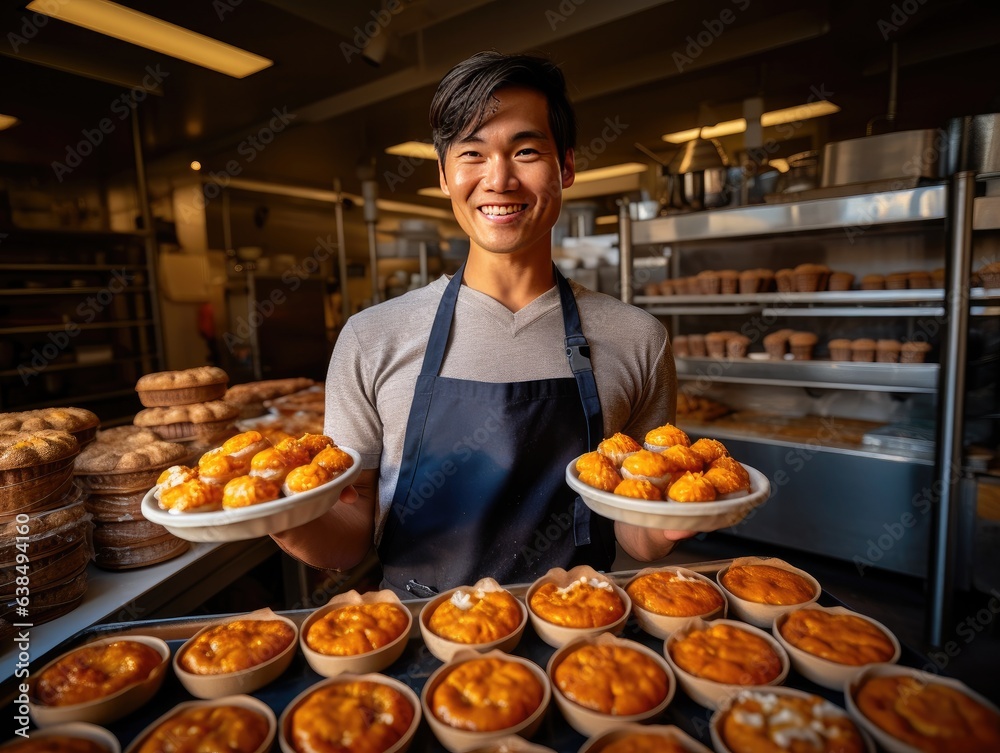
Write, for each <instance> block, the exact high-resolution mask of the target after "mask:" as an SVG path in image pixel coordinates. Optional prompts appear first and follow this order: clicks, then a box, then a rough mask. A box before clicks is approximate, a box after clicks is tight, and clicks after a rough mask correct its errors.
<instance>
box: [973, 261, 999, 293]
mask: <svg viewBox="0 0 1000 753" xmlns="http://www.w3.org/2000/svg"><path fill="white" fill-rule="evenodd" d="M977 274H978V275H979V280H980V282H981V283H982V286H983V287H984V288H1000V261H994V262H990V263H989V264H986V265H985V266H982V267H980V268H979V269H978V270H977Z"/></svg>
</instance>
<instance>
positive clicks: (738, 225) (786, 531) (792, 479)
mask: <svg viewBox="0 0 1000 753" xmlns="http://www.w3.org/2000/svg"><path fill="white" fill-rule="evenodd" d="M984 182H985V187H984ZM835 193H843V191H839V192H834V191H831V192H827V193H824V192H823V191H816V192H810V194H808V196H810V198H806V199H801V200H792V201H785V199H787V198H791V197H781V199H782V200H781V201H776V202H775V203H770V204H763V205H754V206H742V207H732V208H724V209H716V210H709V211H701V212H691V213H686V214H675V215H670V216H661V217H656V218H653V219H650V220H644V221H632V220H630V219H629V216H628V212H627V211H626V210H625V209H624V208H623V211H622V212H621V216H620V230H621V233H622V236H621V237H622V244H621V246H622V249H621V255H622V260H623V264H622V274H621V279H622V288H623V291H624V295H623V297H624V298H625V299H626V300H628V301H630V302H632V303H634V304H635V305H638V306H641V307H643V308H645V309H646V310H648V311H649V312H650V313H652V314H654V315H656V316H659V317H662V318H663V320H664V323H665V324H666V326H667V327H668V329H669V330H670V332H671V336H672V337H674V338H676V337H677V336H678V335H685V334H687V332H686V331H685V328H688V330H690V331H692V332H702V331H704V330H705V329H706V328H709V329H715V330H719V331H722V330H727V329H729V330H739V329H741V326H742V325H743V324H745V323H749V322H754V323H755V324H754V326H753V327H751V329H752V332H745V333H743V334H750V335H752V339H753V340H759V339H760V338H761V337H762V336H763V335H765V334H767V333H769V332H773V331H774V330H775V329H777V328H778V327H791V328H794V329H795V330H807V329H811V330H814V332H813V334H814V335H815V334H816V332H819V334H820V335H821V336H822V335H824V334H825V335H827V339H824V338H822V337H821V338H820V340H819V345H818V346H817V347H816V357H815V358H812V357H810V360H796V359H794V358H792V359H791V360H785V359H777V358H774V359H772V358H769V357H768V356H767V354H766V353H759V352H758V353H753V352H747V351H746V349H745V346H744V355H745V356H749V357H742V358H741V357H730V356H729V355H728V354H726V355H725V356H722V357H716V358H712V357H707V355H708V354H706V357H702V356H701V353H700V352H699V353H698V354H697V355H694V356H683V355H682V356H680V357H677V358H676V359H675V360H676V364H677V373H678V380H679V382H680V389H681V390H685V389H693V390H694V394H698V395H711V394H712V392H715V393H716V395H718V394H719V393H720V392H721V391H722V390H724V389H729V390H730V391H731V392H729V393H725V394H733V391H736V390H740V389H741V388H743V386H746V389H750V390H768V389H770V390H772V392H770V393H767V394H769V395H770V399H771V400H772V401H774V402H776V403H781V402H782V398H783V397H788V398H789V403H788V404H791V402H792V397H793V396H794V395H796V394H798V395H808V396H810V398H812V399H813V400H814V401H818V400H820V399H827V398H829V399H830V400H833V401H834V402H836V400H838V399H839V398H836V396H837V395H845V394H854V395H855V396H856V397H855V398H853V400H854V403H853V404H855V405H857V404H859V401H864V400H866V399H868V398H866V397H865V394H864V393H882V394H883V395H885V394H886V393H889V394H890V395H891V397H890V398H889V399H890V400H892V401H893V402H894V403H895V404H896V407H897V408H902V410H897V411H896V414H897V415H899V416H902V417H903V419H904V420H905V421H907V422H910V420H911V419H913V422H914V423H916V422H917V420H916V418H915V417H914V416H911V415H909V414H908V413H907V412H906V411H907V410H909V409H910V408H911V407H913V406H916V408H917V410H916V411H915V413H920V415H919V422H920V423H922V424H923V425H925V426H926V427H928V432H927V434H928V436H927V438H926V439H925V440H924V445H925V447H926V449H925V450H924V451H922V452H920V453H917V452H910V451H908V450H905V449H901V447H902V443H900V444H899V445H892V444H891V443H887V444H883V445H881V446H878V445H877V444H875V443H872V444H870V445H869V444H859V445H855V446H850V445H849V444H844V443H842V442H840V441H838V440H836V439H834V440H830V434H829V433H826V434H825V433H824V431H823V430H821V429H822V427H820V429H815V428H814V430H813V433H812V434H808V435H807V434H802V435H800V436H798V437H796V436H794V435H782V434H780V433H777V432H775V433H768V432H767V430H766V428H765V430H764V431H763V433H759V434H753V433H752V432H749V431H748V432H743V431H739V432H738V434H739V437H740V442H739V446H737V447H736V449H735V451H737V452H739V453H740V456H741V457H743V458H746V459H747V461H748V462H750V463H751V464H753V465H754V466H755V467H758V468H762V469H769V470H770V472H771V473H772V474H775V476H777V475H781V476H782V477H783V479H784V483H781V482H779V483H774V482H775V480H776V478H772V486H776V487H777V488H778V489H779V491H780V492H781V494H780V495H775V496H782V497H784V500H779V499H772V500H771V502H770V503H769V504H768V505H765V506H764V507H762V508H761V510H760V514H759V515H756V516H755V518H754V520H752V521H747V523H746V525H741V527H740V529H739V531H736V533H737V534H738V535H744V536H747V537H749V538H757V539H760V540H765V541H769V542H776V543H785V544H788V543H790V542H797V543H796V545H797V546H801V547H803V548H808V549H811V550H813V551H816V552H820V553H824V554H830V555H833V556H835V557H839V558H843V559H846V560H853V561H855V562H857V561H858V558H859V557H860V558H861V559H862V560H863V561H864V563H865V564H866V565H868V566H877V567H880V568H886V569H889V570H895V571H900V572H904V573H908V574H914V575H918V576H925V575H927V574H928V564H927V563H928V562H931V568H930V570H931V572H932V578H933V579H934V582H935V589H936V598H934V599H932V600H931V602H933V603H934V605H935V606H934V608H938V607H940V606H941V598H940V597H941V595H942V593H943V592H944V586H943V580H942V578H941V577H939V576H940V575H941V573H943V572H944V571H945V570H946V569H948V567H951V566H955V559H954V552H955V551H956V548H955V547H956V546H957V547H959V548H962V547H963V546H964V544H969V546H970V548H971V543H970V542H956V538H957V537H956V535H955V534H956V532H957V531H958V530H965V531H969V530H971V529H972V525H971V524H970V525H966V524H967V523H971V521H968V520H964V519H963V520H962V521H961V522H960V523H959V524H957V525H955V526H953V525H952V524H948V525H947V526H945V525H944V523H943V522H942V521H943V519H944V518H943V517H942V516H943V515H944V513H939V512H938V511H937V508H935V512H934V513H930V512H928V510H930V509H931V503H930V502H928V503H927V506H926V509H925V508H919V506H915V505H917V503H916V502H914V500H920V499H923V498H924V497H921V492H922V490H927V489H931V488H939V489H940V488H942V486H948V488H949V489H951V488H952V487H953V486H954V484H953V474H952V469H953V468H962V469H963V471H968V470H969V469H971V468H973V466H972V465H970V462H971V460H970V458H972V455H971V454H969V453H968V451H967V448H966V445H967V439H966V433H965V429H966V422H967V419H968V422H969V423H973V422H976V423H977V426H976V428H977V429H979V425H981V424H982V421H980V420H979V419H978V414H979V413H983V410H981V409H982V407H983V400H982V398H981V395H980V394H979V393H981V392H982V390H983V389H985V387H984V385H983V384H981V382H984V380H985V381H989V379H988V378H987V377H988V374H987V372H989V371H991V369H990V362H991V359H995V356H993V355H991V351H995V348H992V349H991V346H990V345H989V343H990V342H992V340H991V338H992V337H993V335H992V334H990V333H992V332H994V330H995V329H996V325H995V322H990V321H988V318H990V317H996V316H998V315H1000V306H998V305H997V298H1000V289H998V288H1000V286H997V285H995V284H993V283H992V282H989V281H988V279H989V278H987V276H986V274H985V272H986V267H987V266H990V263H991V262H994V261H995V260H996V259H997V258H1000V248H998V247H1000V238H998V234H997V233H996V232H995V231H996V230H997V229H1000V180H995V179H992V177H991V176H988V175H975V174H973V173H972V172H965V173H956V174H955V175H954V176H951V177H949V178H948V179H946V180H941V181H936V182H932V183H929V184H925V185H916V186H914V185H913V184H912V183H911V184H909V186H908V187H905V188H900V189H898V190H891V189H890V190H881V191H878V192H872V193H857V194H854V195H834V194H835ZM653 259H658V260H659V262H660V264H659V267H660V269H661V270H662V271H663V272H665V273H666V274H667V276H668V278H675V280H677V282H679V280H680V278H682V277H683V276H684V275H693V274H696V273H697V271H700V270H706V269H721V268H734V269H744V270H745V269H749V268H752V267H766V266H768V262H771V264H770V266H772V267H774V268H778V267H795V266H796V265H797V264H799V263H814V262H826V264H829V265H830V266H831V267H834V268H835V269H838V270H842V271H850V272H854V273H856V274H861V273H862V271H863V272H878V273H882V274H886V275H888V273H889V272H891V271H897V270H899V271H901V270H907V269H915V268H920V269H926V270H929V273H932V272H936V279H935V280H934V282H933V285H929V284H927V282H926V281H925V282H924V284H920V285H912V284H910V285H907V284H904V285H902V286H900V287H902V288H903V289H891V290H890V289H883V290H867V289H857V288H859V287H861V286H860V285H854V286H853V287H854V288H855V289H847V290H839V291H832V290H823V289H822V288H821V289H819V290H817V291H816V292H764V293H754V294H739V293H729V294H723V293H721V292H719V293H715V294H711V295H691V294H687V293H688V292H689V290H688V289H685V287H684V286H682V285H679V284H677V282H675V283H674V285H672V286H671V285H666V286H664V288H661V290H663V292H672V293H674V294H673V295H655V294H649V293H650V291H652V292H653V293H655V292H656V285H655V281H656V274H655V273H654V272H651V271H650V269H651V266H652V265H651V263H650V262H651V261H652V260H653ZM992 266H996V265H992ZM932 268H936V269H932ZM979 270H983V272H984V274H983V276H982V282H980V281H978V280H976V279H975V277H976V276H975V275H974V273H977V272H978V271H979ZM942 272H944V274H941V273H942ZM729 277H730V282H731V278H732V273H730V274H729ZM925 277H926V274H925ZM969 280H971V284H970V282H967V281H969ZM650 282H653V283H654V284H652V285H650V284H649V283H650ZM886 287H895V286H889V285H886ZM729 289H730V290H731V289H732V285H731V284H730V285H729ZM793 289H794V288H793ZM690 292H693V291H690ZM643 293H645V294H643ZM677 293H681V294H679V295H678V294H677ZM717 323H718V324H717ZM970 329H971V332H972V336H971V337H970ZM838 330H840V331H843V332H844V333H848V332H855V333H857V332H859V331H861V330H868V331H870V332H878V333H889V334H878V335H871V334H861V335H859V334H855V337H858V336H861V337H894V336H895V337H898V336H899V335H900V334H902V335H903V336H904V338H912V337H914V336H915V335H916V337H918V338H920V337H922V338H923V339H924V341H925V342H932V343H934V352H933V354H931V355H929V357H928V358H927V361H928V362H927V363H891V362H886V363H878V362H855V361H852V360H842V359H840V360H834V359H833V357H832V355H833V348H830V351H829V352H830V355H829V356H828V355H827V343H828V342H830V341H832V340H833V339H834V338H844V337H845V334H842V333H841V332H840V331H838ZM815 340H816V338H815V336H814V337H813V341H814V342H815ZM841 342H847V341H846V339H842V340H841ZM870 342H872V344H874V341H870ZM754 344H755V345H756V343H754ZM765 345H766V342H765ZM757 347H758V348H759V345H758V346H757ZM752 350H753V346H751V351H752ZM716 352H718V351H716ZM786 358H791V357H790V356H786ZM871 360H873V359H871ZM931 361H936V362H931ZM992 371H993V372H995V369H993V370H992ZM726 385H728V388H727V387H726ZM775 387H777V388H788V390H786V391H784V392H781V393H776V392H774V391H773V390H774V388H775ZM779 395H780V397H779ZM966 398H967V400H968V404H967V405H964V406H963V404H962V403H961V402H960V401H962V400H963V399H966ZM883 404H884V398H883ZM963 408H964V410H963ZM780 411H781V406H777V407H776V409H775V412H777V413H780ZM994 412H995V411H994ZM986 413H987V414H988V413H989V410H986ZM825 415H826V414H825ZM984 417H985V418H987V419H988V418H989V416H988V415H985V416H984ZM828 418H829V419H830V423H831V425H833V424H835V423H836V422H837V419H836V417H835V416H832V415H830V416H828ZM679 420H680V419H679ZM880 421H881V423H886V421H885V420H884V418H881V419H880ZM734 424H735V422H734ZM682 425H683V424H682ZM815 425H816V426H819V424H815ZM708 427H711V428H710V429H709V428H708ZM686 428H689V430H693V431H692V432H691V433H693V434H694V435H696V436H701V435H702V432H701V431H700V429H704V430H706V431H712V432H714V434H713V436H720V437H723V438H727V437H730V436H735V435H731V434H729V433H728V432H726V431H724V430H721V429H720V428H719V427H717V426H714V425H712V424H711V423H709V424H705V425H704V426H701V427H686ZM834 428H836V427H834ZM833 433H834V434H835V433H836V432H833ZM866 438H867V435H866ZM935 438H936V442H935ZM949 448H954V450H955V452H954V457H949V458H946V459H942V457H939V456H940V455H942V450H945V451H949V452H950V450H949ZM799 471H803V472H802V473H799ZM861 478H864V479H867V481H865V482H864V483H856V479H861ZM872 484H875V487H877V488H878V489H879V491H878V493H877V494H876V493H875V492H874V488H875V487H873V486H872ZM973 494H974V492H973ZM945 495H946V496H947V492H946V493H945ZM925 496H926V495H925ZM932 496H933V497H934V499H935V500H937V499H938V497H939V496H940V495H939V494H937V493H935V494H933V495H932ZM940 507H941V509H943V510H947V507H948V506H947V505H941V506H940ZM831 510H836V513H832V512H831ZM915 512H916V513H918V514H914V513H915ZM959 514H960V515H962V514H965V513H961V512H960V513H959ZM955 517H958V516H957V515H956V516H955ZM901 519H904V520H906V521H907V522H908V523H912V526H910V527H908V528H907V531H906V535H905V536H904V537H902V538H901V539H899V540H895V539H894V540H893V541H892V543H891V545H887V546H878V545H873V547H869V546H868V545H869V543H871V542H873V541H874V542H876V544H877V542H878V541H879V538H878V537H879V535H880V534H883V533H885V530H886V529H885V528H884V526H891V524H892V523H893V522H898V521H899V520H901ZM847 520H849V521H850V525H845V522H844V521H847ZM942 527H946V528H952V529H953V530H951V532H950V533H948V534H946V535H945V538H941V535H940V531H938V532H935V531H934V529H935V528H938V529H940V528H942ZM963 527H964V528H963ZM932 533H933V535H934V539H933V540H934V541H935V542H936V543H935V544H934V546H933V547H932V546H931V545H929V544H928V542H929V541H930V540H932ZM945 539H949V540H950V541H951V543H950V544H948V545H947V546H942V544H941V543H940V542H941V541H944V540H945ZM873 549H874V551H873ZM932 549H933V550H932ZM869 555H870V556H869ZM948 563H951V565H948ZM965 566H966V568H968V567H969V566H968V565H967V564H966V565H965ZM967 577H969V571H968V570H967V569H966V570H965V571H963V572H962V573H960V574H959V579H960V580H961V579H963V578H967ZM929 608H930V607H929ZM940 611H941V610H940V609H938V612H939V613H940ZM940 619H941V617H940V614H939V615H938V616H937V617H936V618H934V622H935V623H939V622H940ZM930 622H931V621H929V624H930Z"/></svg>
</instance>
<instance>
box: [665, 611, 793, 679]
mask: <svg viewBox="0 0 1000 753" xmlns="http://www.w3.org/2000/svg"><path fill="white" fill-rule="evenodd" d="M669 644H670V645H669V647H668V650H669V651H670V658H671V659H673V660H674V663H675V664H676V665H677V666H678V667H680V668H681V669H683V670H684V671H685V672H688V673H689V674H692V675H694V676H696V677H702V678H704V679H706V680H712V681H714V682H722V683H727V684H730V685H764V684H766V683H769V682H771V681H772V680H774V679H775V678H777V677H778V676H779V675H780V674H781V669H782V667H781V659H780V658H779V656H778V654H777V653H776V652H775V650H774V648H772V647H771V644H770V643H768V642H767V641H766V640H764V639H763V638H761V637H760V636H758V635H755V634H753V633H750V632H748V631H746V630H743V629H742V628H738V627H736V626H735V625H729V624H722V623H713V624H710V625H708V627H706V628H704V629H695V630H692V631H690V632H689V633H688V634H687V635H685V636H684V637H683V638H680V639H678V640H676V641H669Z"/></svg>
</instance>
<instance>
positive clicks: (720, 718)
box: [708, 687, 875, 753]
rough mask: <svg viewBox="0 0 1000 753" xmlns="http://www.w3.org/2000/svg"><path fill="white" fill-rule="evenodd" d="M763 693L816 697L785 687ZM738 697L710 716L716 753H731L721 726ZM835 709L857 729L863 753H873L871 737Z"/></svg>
mask: <svg viewBox="0 0 1000 753" xmlns="http://www.w3.org/2000/svg"><path fill="white" fill-rule="evenodd" d="M749 692H760V691H759V690H757V689H751V690H750V691H749ZM764 692H766V693H769V694H773V695H776V696H794V697H798V698H809V697H810V696H813V697H818V696H814V694H813V693H807V692H805V691H804V690H798V689H796V688H786V687H771V688H767V689H766V690H765V691H764ZM739 695H740V694H739V693H737V694H736V695H734V696H731V697H729V698H727V699H726V700H725V701H723V702H722V703H721V704H720V705H719V708H718V709H717V710H716V712H715V713H714V714H712V718H711V720H710V721H709V728H708V729H709V734H710V735H711V738H712V746H713V747H714V748H715V751H716V753H733V750H732V748H730V747H729V746H728V745H726V742H725V739H724V738H723V735H722V724H723V722H724V721H725V719H726V716H728V714H729V713H730V710H731V708H732V706H733V704H734V703H735V702H736V700H737V699H738V698H739ZM834 705H835V704H834ZM837 709H838V710H839V711H841V712H842V713H843V715H844V716H845V717H847V718H848V719H850V721H851V722H853V723H854V728H855V729H857V731H858V734H859V736H860V737H861V740H862V742H863V744H864V746H865V753H875V742H874V741H873V740H872V737H871V735H869V734H868V733H867V732H865V730H864V729H863V728H862V727H860V726H859V725H858V724H857V722H855V720H854V719H853V718H852V717H851V716H850V714H848V713H847V711H845V710H844V709H841V708H840V707H839V706H838V707H837ZM824 718H825V717H824Z"/></svg>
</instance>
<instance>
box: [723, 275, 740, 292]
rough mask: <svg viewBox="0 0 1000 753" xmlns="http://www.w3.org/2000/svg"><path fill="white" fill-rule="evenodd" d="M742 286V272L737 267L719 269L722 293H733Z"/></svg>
mask: <svg viewBox="0 0 1000 753" xmlns="http://www.w3.org/2000/svg"><path fill="white" fill-rule="evenodd" d="M739 288H740V273H739V272H737V271H736V270H735V269H720V270H719V292H720V293H722V295H733V294H734V293H738V292H739Z"/></svg>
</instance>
